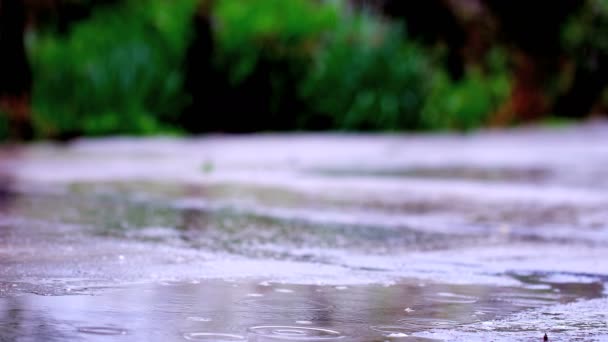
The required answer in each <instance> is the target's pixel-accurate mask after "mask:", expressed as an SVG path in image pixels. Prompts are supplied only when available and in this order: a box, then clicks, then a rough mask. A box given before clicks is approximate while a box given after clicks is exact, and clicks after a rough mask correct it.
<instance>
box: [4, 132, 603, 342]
mask: <svg viewBox="0 0 608 342" xmlns="http://www.w3.org/2000/svg"><path fill="white" fill-rule="evenodd" d="M607 176H608V124H605V123H593V124H587V125H584V126H579V127H571V128H560V129H548V128H544V129H532V128H529V129H519V130H513V131H508V132H484V133H478V134H473V135H464V136H463V135H434V136H433V135H405V136H401V135H383V136H378V135H255V136H234V137H231V136H209V137H202V138H192V139H177V138H175V139H174V138H154V139H131V138H114V139H103V140H81V141H75V142H73V143H70V144H66V145H53V144H35V145H31V146H24V147H4V148H2V149H1V150H0V182H1V184H2V186H1V187H0V341H38V340H45V341H72V340H74V341H122V340H124V341H187V340H202V341H301V340H306V341H324V340H343V341H386V340H399V341H428V340H439V341H534V340H537V341H542V338H543V335H544V334H545V333H547V335H548V337H549V339H550V341H574V340H579V341H605V340H608V298H607V297H608V290H607V289H606V283H607V282H608V262H606V261H605V260H608V177H607Z"/></svg>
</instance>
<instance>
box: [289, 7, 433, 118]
mask: <svg viewBox="0 0 608 342" xmlns="http://www.w3.org/2000/svg"><path fill="white" fill-rule="evenodd" d="M341 14H342V17H341V18H340V21H339V23H338V25H336V27H335V28H334V29H333V30H332V31H331V32H329V34H328V36H327V37H326V40H325V41H324V44H325V46H324V47H323V48H322V49H320V50H319V51H318V52H317V54H316V55H315V56H313V59H314V64H313V66H312V68H311V71H310V72H309V75H308V77H307V78H306V79H305V80H304V82H303V83H302V88H301V93H302V95H303V97H304V98H305V100H306V103H308V104H309V105H310V110H311V113H309V115H305V116H303V117H302V120H304V121H303V123H302V126H303V127H308V126H309V124H308V123H309V122H312V123H314V122H325V123H327V124H328V127H330V128H336V129H346V130H396V129H413V128H417V127H418V125H419V121H420V118H419V114H420V110H421V108H422V104H423V101H424V98H425V96H426V93H427V91H428V89H429V84H428V79H429V75H430V73H431V69H430V65H429V61H428V58H427V57H426V55H425V53H424V51H423V50H422V49H421V48H419V47H418V46H417V45H416V44H414V43H412V42H411V41H408V40H407V39H404V33H403V32H402V31H403V30H402V29H401V28H400V27H399V26H398V25H397V24H394V23H388V22H384V21H382V20H381V19H380V18H377V17H374V16H371V15H369V14H366V13H353V12H349V11H345V10H343V11H341ZM305 120H308V122H307V121H305ZM301 122H302V121H301ZM312 126H313V127H314V124H313V125H312Z"/></svg>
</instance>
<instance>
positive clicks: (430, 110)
mask: <svg viewBox="0 0 608 342" xmlns="http://www.w3.org/2000/svg"><path fill="white" fill-rule="evenodd" d="M487 64H488V65H487V66H486V70H482V68H481V67H482V66H477V67H476V68H475V67H471V68H469V69H468V70H467V72H466V74H465V76H464V77H463V78H462V79H460V80H458V81H453V80H451V79H450V78H449V77H448V75H447V74H446V73H445V72H444V71H438V72H437V73H436V74H435V75H434V79H433V80H432V88H431V91H430V94H429V96H428V98H426V101H425V104H424V108H423V109H422V123H421V124H422V128H425V129H459V130H470V129H473V128H477V127H480V126H482V125H484V124H486V123H487V120H488V119H489V118H490V116H491V115H492V114H493V113H494V112H496V110H497V109H498V107H499V106H500V105H501V104H502V103H504V101H505V99H506V98H507V96H508V94H509V91H510V88H511V86H510V78H509V73H508V70H507V65H506V56H505V54H504V52H503V51H502V50H499V49H494V50H493V51H492V52H491V53H490V54H489V56H488V60H487Z"/></svg>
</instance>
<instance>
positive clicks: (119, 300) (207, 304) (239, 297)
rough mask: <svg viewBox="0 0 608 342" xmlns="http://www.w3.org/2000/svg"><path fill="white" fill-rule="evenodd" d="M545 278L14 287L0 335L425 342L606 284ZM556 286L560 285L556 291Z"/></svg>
mask: <svg viewBox="0 0 608 342" xmlns="http://www.w3.org/2000/svg"><path fill="white" fill-rule="evenodd" d="M530 279H531V281H533V282H534V281H538V279H540V278H539V277H535V278H534V279H532V278H530ZM547 285H548V286H547V287H546V288H543V289H526V288H522V287H517V288H511V287H492V286H471V285H441V284H427V285H425V286H421V285H420V284H417V283H411V282H407V281H404V282H402V283H400V284H396V285H392V286H381V285H359V286H348V288H346V289H342V290H338V289H336V287H335V286H321V285H289V284H276V283H266V282H262V283H261V282H259V281H253V280H250V281H219V280H217V281H211V280H206V281H200V282H198V281H195V282H188V283H183V282H174V283H167V282H164V283H162V284H160V283H159V284H156V285H139V286H129V287H125V288H117V289H113V290H106V291H104V292H102V293H100V294H97V295H94V296H90V295H70V296H36V295H20V296H15V297H7V298H3V299H0V308H1V309H0V313H1V316H0V322H1V323H0V327H1V330H0V331H1V332H0V339H1V340H7V341H9V340H16V339H17V337H20V338H22V339H24V340H45V341H52V340H79V339H86V340H87V341H89V340H93V341H96V340H100V341H102V340H104V341H105V340H107V338H108V337H112V340H125V341H183V340H193V341H240V340H247V341H326V340H348V341H384V340H386V339H400V340H401V339H404V340H405V341H408V339H409V340H411V341H415V340H419V341H423V340H429V339H423V338H421V337H417V338H416V339H413V338H414V337H415V335H416V333H419V332H424V331H429V330H433V329H439V330H445V329H448V330H449V329H453V328H455V327H463V326H467V325H470V326H474V325H473V324H475V323H478V322H482V321H491V320H492V319H495V318H500V317H505V316H507V315H510V314H513V313H516V312H519V311H521V310H522V305H521V302H523V303H525V304H526V307H528V306H530V300H532V299H535V300H540V301H539V302H534V303H533V304H532V305H531V306H535V305H547V304H556V303H562V302H568V301H572V300H574V299H576V298H578V295H579V294H580V292H581V291H586V297H587V298H590V297H599V296H601V292H602V290H603V289H602V287H601V286H598V284H596V283H588V284H578V285H577V289H578V291H579V293H572V292H570V291H568V289H567V284H566V285H564V284H547ZM558 286H562V289H564V290H560V291H557V289H558ZM563 286H566V287H565V288H564V287H563ZM276 289H289V290H291V291H290V292H277V291H275V290H276ZM251 293H256V294H259V296H258V297H250V296H249V294H251ZM464 298H466V299H467V300H463V299H464ZM449 299H453V300H449ZM488 308H491V310H488ZM471 329H473V328H471ZM531 332H534V329H533V327H532V329H531Z"/></svg>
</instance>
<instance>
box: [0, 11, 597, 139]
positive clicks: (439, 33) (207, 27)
mask: <svg viewBox="0 0 608 342" xmlns="http://www.w3.org/2000/svg"><path fill="white" fill-rule="evenodd" d="M3 1H7V0H3ZM457 3H458V4H456V5H454V4H452V2H445V1H440V0H437V1H429V2H426V3H425V4H422V5H421V4H418V5H412V4H405V3H403V2H399V1H389V0H378V1H353V0H351V1H348V0H289V1H284V0H215V1H212V0H174V1H165V0H145V1H142V0H114V1H103V2H93V1H86V0H80V1H78V0H69V1H68V0H64V1H56V2H55V6H47V7H44V6H40V5H38V6H37V5H36V4H29V5H28V6H26V11H27V13H29V17H30V18H31V20H30V21H29V22H30V24H29V26H24V38H25V41H26V50H27V56H28V61H29V65H30V67H31V74H32V82H31V89H30V90H29V92H30V93H31V96H30V97H29V102H30V105H31V106H30V108H29V113H30V114H29V115H30V116H29V121H30V123H31V126H32V132H33V136H34V137H37V138H70V137H74V136H79V135H106V134H154V133H172V134H173V133H188V132H193V133H197V132H207V131H223V132H243V131H268V130H373V131H387V130H390V131H400V130H436V129H458V130H470V129H474V128H477V127H480V126H487V125H510V124H513V123H518V122H525V121H530V120H538V119H542V118H547V117H551V116H555V115H561V116H566V117H573V116H574V117H581V116H584V115H587V114H588V113H590V112H602V111H603V109H604V108H605V105H606V103H607V101H606V99H608V95H607V94H608V93H606V80H608V77H605V76H607V70H608V65H607V63H606V62H605V60H606V59H608V58H607V56H608V38H607V37H608V35H607V34H605V33H608V2H607V1H603V0H589V1H586V2H582V1H579V2H577V3H573V2H568V1H562V2H558V4H561V5H556V6H554V7H556V8H558V10H555V8H554V10H555V13H557V14H550V11H552V9H549V8H545V6H548V5H542V6H541V5H534V4H528V5H522V4H521V3H520V2H514V3H513V5H508V6H507V7H508V8H502V7H500V6H501V5H497V4H496V1H489V0H488V1H481V0H480V1H462V2H457ZM515 3H517V4H515ZM467 4H468V5H467ZM471 4H473V5H475V4H476V5H477V7H474V6H473V7H472V6H469V5H471ZM502 6H504V5H502ZM509 6H510V7H509ZM526 6H528V7H526ZM535 6H536V7H535ZM560 6H561V7H560ZM537 7H538V8H537ZM562 7H563V12H564V13H563V14H560V12H559V9H560V8H562ZM74 9H80V11H75V10H74ZM524 11H525V12H524ZM535 11H536V12H535ZM538 11H540V12H539V13H540V15H538V16H537V17H536V19H535V20H536V21H535V22H534V21H533V20H531V22H530V23H528V22H527V21H526V19H525V15H524V18H523V19H521V18H520V17H521V15H522V13H532V14H534V13H537V12H538ZM542 11H547V12H546V13H545V12H542ZM511 12H513V13H515V15H511V14H512V13H511ZM49 13H50V14H49ZM74 13H76V14H74ZM543 13H544V16H543ZM517 14H519V15H520V17H517ZM560 15H561V16H560ZM558 16H559V18H558ZM513 17H516V18H520V22H519V27H517V28H513V27H514V26H513V25H511V23H512V22H513V21H514V19H513ZM552 18H553V19H555V20H554V21H555V22H557V24H555V25H553V26H552V24H551V23H552V21H551V20H552ZM556 18H557V19H556ZM562 19H563V20H562ZM434 20H436V22H435V23H434V24H426V26H425V24H424V21H427V22H429V23H433V22H434ZM543 20H547V22H546V23H545V22H544V21H543ZM32 23H33V24H32ZM545 24H546V25H545ZM430 25H434V26H430ZM450 25H452V26H450ZM542 25H545V26H546V27H547V29H546V30H540V31H538V32H537V31H534V30H536V29H535V27H538V26H542ZM518 30H524V31H525V30H531V31H530V32H531V33H530V32H528V33H529V34H527V35H522V34H520V33H519V31H518ZM526 39H528V40H530V39H532V40H534V39H536V40H537V42H541V40H542V42H551V41H553V40H552V39H554V40H555V41H556V44H554V45H555V46H553V45H551V46H549V45H547V46H542V47H541V49H540V51H537V50H534V49H533V48H531V46H535V45H534V44H530V43H529V42H528V41H527V40H526ZM532 43H534V42H532ZM539 44H540V43H539ZM541 45H542V44H541ZM536 46H538V44H537V45H536ZM590 77H591V78H590ZM589 80H591V81H589ZM585 81H587V82H585ZM590 83H591V84H590ZM2 96H3V95H2V94H0V98H2ZM5 97H6V96H5ZM3 103H4V105H3ZM6 103H8V102H6V101H0V107H1V108H2V109H1V111H3V112H4V113H5V115H3V116H2V120H0V135H1V136H8V135H10V132H11V128H10V126H11V118H12V117H11V115H12V116H14V115H15V114H11V110H12V109H11V108H12V107H11V105H10V104H9V105H7V104H6ZM557 105H559V106H557ZM556 108H560V109H559V110H556ZM13 111H14V110H13Z"/></svg>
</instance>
